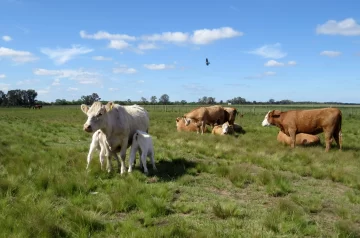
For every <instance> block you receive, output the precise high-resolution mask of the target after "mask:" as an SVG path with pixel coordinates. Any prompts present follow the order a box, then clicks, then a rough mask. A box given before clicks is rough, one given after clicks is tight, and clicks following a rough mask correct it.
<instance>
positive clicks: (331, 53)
mask: <svg viewBox="0 0 360 238" xmlns="http://www.w3.org/2000/svg"><path fill="white" fill-rule="evenodd" d="M320 55H323V56H328V57H337V56H340V55H341V52H340V51H331V50H324V51H323V52H321V53H320Z"/></svg>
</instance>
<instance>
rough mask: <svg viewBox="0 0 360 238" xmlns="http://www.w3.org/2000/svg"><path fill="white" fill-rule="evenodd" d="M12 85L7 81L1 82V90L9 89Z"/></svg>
mask: <svg viewBox="0 0 360 238" xmlns="http://www.w3.org/2000/svg"><path fill="white" fill-rule="evenodd" d="M9 87H10V84H7V83H0V90H1V91H8V90H9Z"/></svg>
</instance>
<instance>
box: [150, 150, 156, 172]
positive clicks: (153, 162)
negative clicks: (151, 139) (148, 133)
mask: <svg viewBox="0 0 360 238" xmlns="http://www.w3.org/2000/svg"><path fill="white" fill-rule="evenodd" d="M150 160H151V163H152V166H153V170H155V171H157V168H156V166H155V152H154V150H151V153H150Z"/></svg>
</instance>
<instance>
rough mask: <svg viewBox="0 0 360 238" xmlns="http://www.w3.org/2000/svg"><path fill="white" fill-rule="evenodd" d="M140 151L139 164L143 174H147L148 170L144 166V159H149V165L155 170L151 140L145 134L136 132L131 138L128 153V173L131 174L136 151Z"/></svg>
mask: <svg viewBox="0 0 360 238" xmlns="http://www.w3.org/2000/svg"><path fill="white" fill-rule="evenodd" d="M138 150H140V151H141V157H140V164H142V166H143V167H144V173H146V174H147V173H148V169H147V166H146V158H147V157H149V158H150V159H151V163H152V166H153V169H154V170H156V166H155V160H154V146H153V142H152V138H151V136H150V135H149V134H147V133H146V132H143V131H140V130H137V131H136V133H135V134H134V136H133V140H132V144H131V151H130V159H129V170H128V172H129V173H130V172H132V167H133V164H134V161H135V155H136V151H138Z"/></svg>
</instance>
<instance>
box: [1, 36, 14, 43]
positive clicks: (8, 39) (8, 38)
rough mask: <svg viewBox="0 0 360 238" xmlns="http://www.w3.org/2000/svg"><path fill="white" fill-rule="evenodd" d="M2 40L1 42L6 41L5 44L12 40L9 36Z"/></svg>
mask: <svg viewBox="0 0 360 238" xmlns="http://www.w3.org/2000/svg"><path fill="white" fill-rule="evenodd" d="M2 39H3V41H7V42H9V41H11V40H12V38H11V37H10V36H3V37H2Z"/></svg>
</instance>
